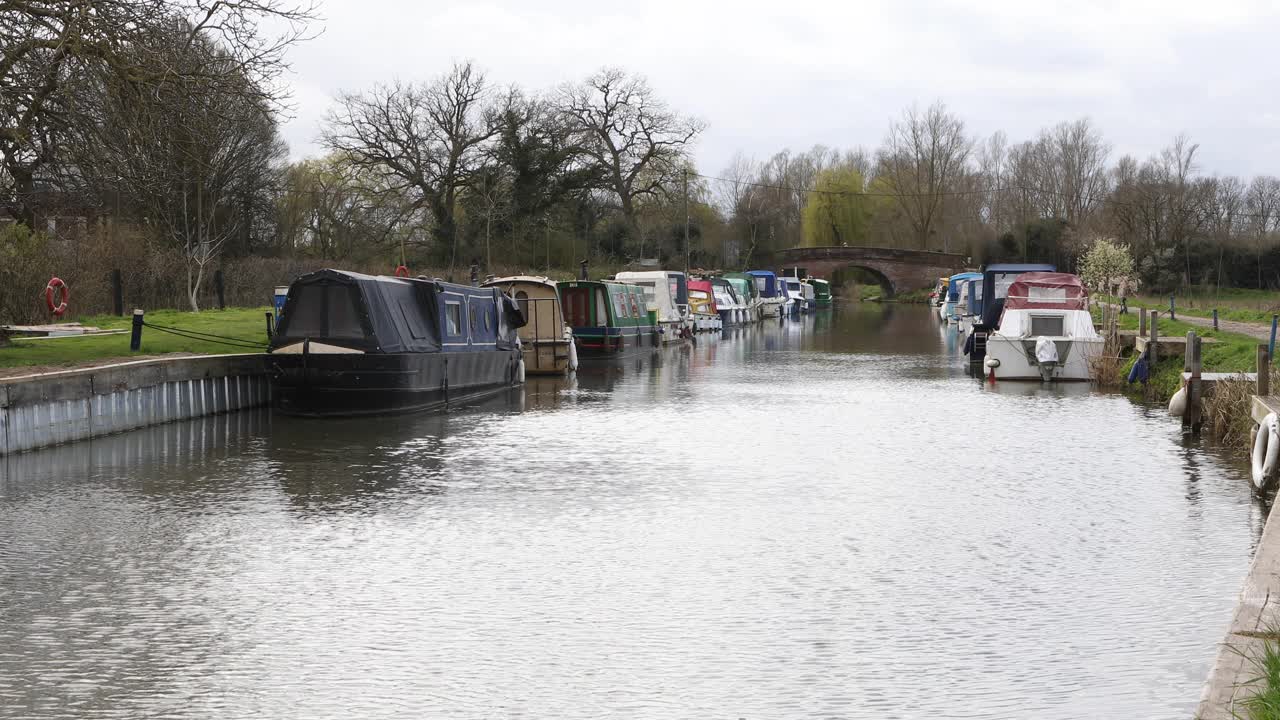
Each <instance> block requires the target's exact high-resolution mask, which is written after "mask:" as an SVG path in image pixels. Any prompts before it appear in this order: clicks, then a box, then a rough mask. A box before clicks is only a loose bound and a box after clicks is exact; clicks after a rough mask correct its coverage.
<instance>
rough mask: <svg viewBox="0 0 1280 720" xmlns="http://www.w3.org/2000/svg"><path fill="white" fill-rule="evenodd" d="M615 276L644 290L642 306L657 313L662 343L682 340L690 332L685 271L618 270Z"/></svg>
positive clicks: (690, 322) (690, 320)
mask: <svg viewBox="0 0 1280 720" xmlns="http://www.w3.org/2000/svg"><path fill="white" fill-rule="evenodd" d="M614 279H615V280H617V281H618V282H623V283H629V284H631V285H636V286H639V287H641V288H643V289H644V292H645V294H646V296H647V298H646V301H645V303H644V307H645V308H646V309H648V310H654V311H655V312H656V313H657V321H658V330H659V333H658V334H659V335H660V336H661V339H662V342H664V343H670V342H676V341H678V340H683V339H684V338H686V337H688V336H689V334H690V333H692V332H693V330H694V327H693V318H692V316H691V313H690V310H689V279H688V278H687V277H686V276H685V274H684V273H682V272H676V271H674V270H645V271H635V272H620V273H618V274H617V275H615V276H614Z"/></svg>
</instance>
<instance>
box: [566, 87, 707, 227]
mask: <svg viewBox="0 0 1280 720" xmlns="http://www.w3.org/2000/svg"><path fill="white" fill-rule="evenodd" d="M558 104H559V107H560V110H561V112H563V113H564V114H565V116H566V117H567V119H568V120H569V122H570V124H571V126H572V128H573V129H574V131H575V132H576V133H577V134H578V135H579V138H580V139H579V144H580V145H581V146H582V147H583V148H584V150H585V152H586V153H587V155H588V156H589V157H590V158H591V159H592V160H593V161H594V163H595V164H596V166H597V167H598V168H599V172H600V176H601V177H602V178H603V188H604V189H607V190H608V191H609V192H611V193H613V194H614V195H615V196H617V199H618V204H619V205H620V207H621V210H622V215H623V219H624V220H625V222H626V224H627V226H628V228H629V230H630V232H631V233H632V236H633V237H634V238H635V239H638V240H641V241H643V237H642V234H641V231H640V224H639V221H638V217H639V213H638V207H637V203H638V201H640V200H642V199H645V198H653V197H657V196H659V195H661V194H662V193H663V191H664V188H666V187H671V186H674V185H675V184H676V178H677V176H678V175H679V174H680V173H681V171H682V169H683V168H684V164H683V163H684V157H685V152H686V150H687V149H688V146H689V144H690V143H692V142H693V140H694V139H695V138H696V137H697V136H698V135H699V134H700V133H701V132H702V130H703V129H704V127H705V125H704V124H703V123H702V122H701V121H700V120H696V119H694V118H690V117H686V116H684V115H680V114H679V113H676V112H674V111H672V110H671V109H669V108H668V107H667V105H666V103H665V102H663V101H662V100H661V99H659V98H658V96H657V94H656V93H655V92H654V91H653V89H652V88H650V87H649V84H648V82H647V81H646V80H645V79H644V78H643V77H640V76H637V75H629V74H627V73H626V72H624V71H623V70H619V69H617V68H605V69H603V70H600V71H599V72H597V73H595V74H594V75H592V76H591V77H589V78H587V79H586V80H584V81H583V82H580V83H576V84H570V85H564V86H561V88H560V89H559V93H558Z"/></svg>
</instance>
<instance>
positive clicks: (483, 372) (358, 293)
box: [268, 270, 524, 417]
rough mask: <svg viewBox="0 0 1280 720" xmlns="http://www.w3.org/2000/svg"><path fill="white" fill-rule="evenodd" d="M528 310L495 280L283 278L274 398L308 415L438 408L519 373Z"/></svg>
mask: <svg viewBox="0 0 1280 720" xmlns="http://www.w3.org/2000/svg"><path fill="white" fill-rule="evenodd" d="M523 322H524V318H523V317H522V315H521V313H520V309H519V307H518V306H516V305H515V303H514V302H513V301H512V300H511V299H510V298H507V297H506V296H504V295H503V294H502V293H501V292H500V291H499V290H497V289H496V288H474V287H470V286H467V285H455V284H452V283H446V282H441V281H439V280H428V279H426V278H396V277H385V276H373V275H363V274H360V273H352V272H345V271H341V270H320V271H317V272H313V273H309V274H307V275H303V276H302V277H300V278H298V279H297V280H295V281H293V284H291V285H290V286H289V294H288V297H287V299H286V300H285V309H284V313H283V314H282V316H281V319H280V324H279V326H278V327H277V328H276V332H275V335H274V336H273V337H272V339H271V345H270V347H269V349H268V352H269V354H270V357H269V359H268V367H269V369H270V372H271V376H272V403H273V405H274V406H275V408H276V409H277V410H279V411H281V412H283V413H287V414H292V415H306V416H316V417H324V416H344V415H371V414H379V413H395V412H413V411H420V410H438V409H443V408H445V407H447V406H448V405H450V404H456V403H458V402H462V401H469V400H474V399H477V398H479V397H483V396H485V395H490V394H493V393H496V392H498V391H501V390H503V389H505V388H508V387H511V386H513V385H518V384H519V383H520V382H521V381H522V380H523V376H524V371H523V369H522V368H521V366H522V364H523V361H522V359H521V352H520V347H519V343H520V341H519V338H518V336H517V335H516V330H517V328H518V327H520V325H521V324H523Z"/></svg>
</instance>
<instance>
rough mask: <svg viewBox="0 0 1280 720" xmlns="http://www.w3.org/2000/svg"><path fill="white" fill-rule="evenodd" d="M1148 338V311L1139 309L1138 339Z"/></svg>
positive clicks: (1142, 308)
mask: <svg viewBox="0 0 1280 720" xmlns="http://www.w3.org/2000/svg"><path fill="white" fill-rule="evenodd" d="M1146 336H1147V309H1146V308H1144V307H1140V308H1138V337H1146Z"/></svg>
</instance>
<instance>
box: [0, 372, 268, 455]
mask: <svg viewBox="0 0 1280 720" xmlns="http://www.w3.org/2000/svg"><path fill="white" fill-rule="evenodd" d="M270 402H271V386H270V382H269V378H268V376H267V366H266V355H262V354H251V355H210V356H199V357H183V358H168V359H158V360H140V361H135V362H126V363H118V364H114V365H105V366H101V367H94V368H86V369H82V370H66V371H63V372H54V373H41V374H38V375H28V376H24V377H16V378H8V379H4V380H0V455H11V454H13V453H18V452H22V451H24V450H34V449H37V448H42V447H48V446H51V445H59V444H62V443H68V442H74V441H76V440H85V439H88V438H93V437H99V436H102V435H110V434H112V433H118V432H124V431H126V430H134V429H137V428H142V427H148V426H151V425H160V424H163V423H168V422H174V421H177V420H188V419H191V418H198V417H203V416H206V415H217V414H219V413H226V412H233V411H236V410H243V409H246V408H254V407H262V406H266V405H269V404H270Z"/></svg>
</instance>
